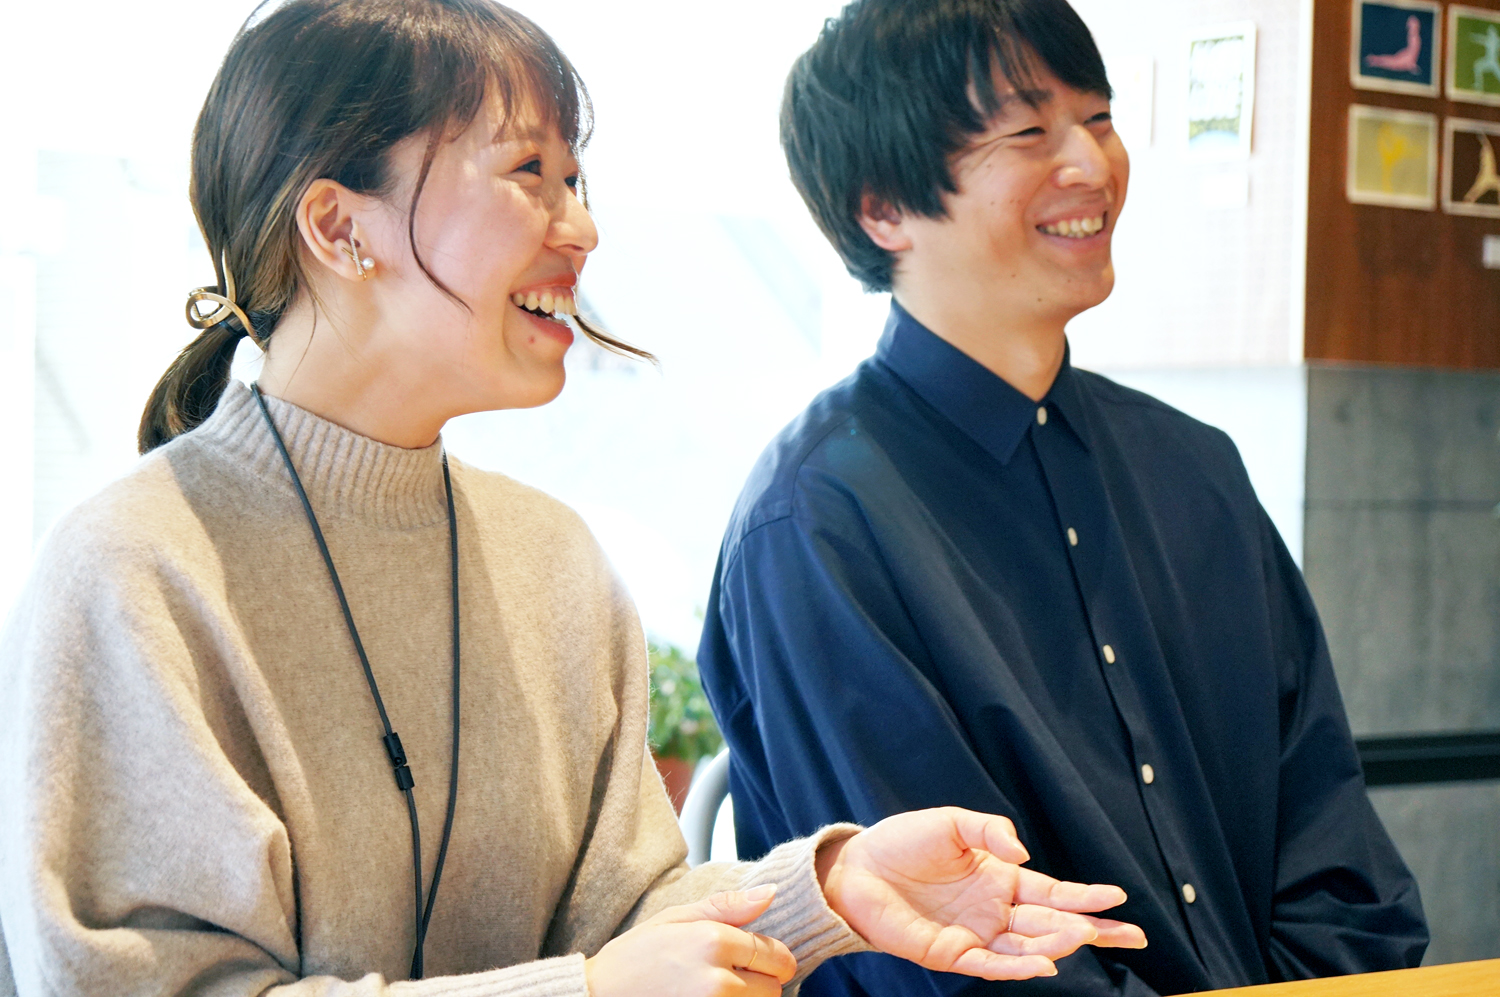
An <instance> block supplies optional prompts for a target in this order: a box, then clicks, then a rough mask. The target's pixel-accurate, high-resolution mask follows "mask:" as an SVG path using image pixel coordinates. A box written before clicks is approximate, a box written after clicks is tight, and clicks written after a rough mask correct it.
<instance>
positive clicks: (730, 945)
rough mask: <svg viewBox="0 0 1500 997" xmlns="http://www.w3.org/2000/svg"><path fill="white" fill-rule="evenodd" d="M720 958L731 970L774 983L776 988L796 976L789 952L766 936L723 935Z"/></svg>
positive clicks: (752, 934)
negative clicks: (723, 943)
mask: <svg viewBox="0 0 1500 997" xmlns="http://www.w3.org/2000/svg"><path fill="white" fill-rule="evenodd" d="M720 958H721V959H722V960H723V961H724V964H726V965H727V966H728V967H729V968H731V969H737V970H744V971H746V972H748V973H753V974H758V975H761V976H765V977H767V978H769V979H773V980H775V981H776V982H777V986H781V985H782V984H786V983H790V982H792V977H794V976H796V975H797V959H796V957H794V956H793V955H792V950H791V949H789V948H787V947H786V946H785V945H783V944H782V943H781V942H779V941H777V940H776V939H774V938H771V937H770V936H768V935H758V934H756V933H755V932H753V931H740V930H738V929H735V930H734V932H733V934H729V933H727V932H726V933H725V948H724V950H723V951H721V953H720Z"/></svg>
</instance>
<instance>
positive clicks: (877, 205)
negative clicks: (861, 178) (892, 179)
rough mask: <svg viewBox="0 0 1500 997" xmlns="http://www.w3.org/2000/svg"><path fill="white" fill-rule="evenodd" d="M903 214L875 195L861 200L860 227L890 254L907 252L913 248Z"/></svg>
mask: <svg viewBox="0 0 1500 997" xmlns="http://www.w3.org/2000/svg"><path fill="white" fill-rule="evenodd" d="M903 221H904V218H903V216H902V214H901V212H899V211H897V210H896V209H895V208H893V207H891V206H890V205H889V204H887V203H886V202H885V201H881V200H879V199H877V198H876V197H875V196H874V195H873V194H866V195H864V196H863V197H861V198H860V199H859V227H860V228H862V229H864V230H865V235H868V236H869V237H870V241H871V242H873V243H875V245H877V246H879V247H880V248H881V249H883V250H885V251H886V252H888V253H900V252H905V251H906V250H908V249H910V248H911V236H909V235H908V234H907V233H906V228H905V226H904V225H903Z"/></svg>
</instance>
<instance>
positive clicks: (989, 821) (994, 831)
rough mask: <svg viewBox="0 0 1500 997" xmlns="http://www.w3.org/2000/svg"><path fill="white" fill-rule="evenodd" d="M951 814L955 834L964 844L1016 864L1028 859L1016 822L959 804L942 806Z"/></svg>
mask: <svg viewBox="0 0 1500 997" xmlns="http://www.w3.org/2000/svg"><path fill="white" fill-rule="evenodd" d="M943 809H944V811H945V812H947V813H948V814H949V815H950V816H951V817H952V818H953V825H954V827H955V828H957V830H958V836H959V838H960V839H961V840H962V841H963V843H964V846H965V847H967V848H981V849H983V850H984V851H987V852H989V853H990V854H991V855H994V856H995V857H996V858H998V859H1001V860H1002V861H1005V862H1013V863H1015V864H1016V865H1020V864H1021V863H1022V862H1029V861H1031V853H1030V852H1028V851H1027V850H1026V846H1025V845H1023V844H1021V839H1020V838H1018V837H1017V836H1016V826H1015V825H1014V824H1012V823H1011V822H1010V818H1009V817H1001V816H1000V815H999V814H982V813H976V812H975V811H973V810H965V809H963V808H962V807H944V808H943Z"/></svg>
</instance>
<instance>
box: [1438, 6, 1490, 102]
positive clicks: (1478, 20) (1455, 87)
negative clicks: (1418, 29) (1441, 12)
mask: <svg viewBox="0 0 1500 997" xmlns="http://www.w3.org/2000/svg"><path fill="white" fill-rule="evenodd" d="M1448 99H1449V100H1462V101H1467V102H1468V103H1471V104H1500V10H1485V9H1484V8H1482V7H1465V6H1463V5H1461V4H1456V3H1452V4H1449V5H1448Z"/></svg>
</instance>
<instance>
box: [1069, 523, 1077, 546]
mask: <svg viewBox="0 0 1500 997" xmlns="http://www.w3.org/2000/svg"><path fill="white" fill-rule="evenodd" d="M1068 545H1069V546H1070V547H1077V546H1078V531H1077V530H1075V529H1073V527H1071V526H1070V527H1068Z"/></svg>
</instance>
